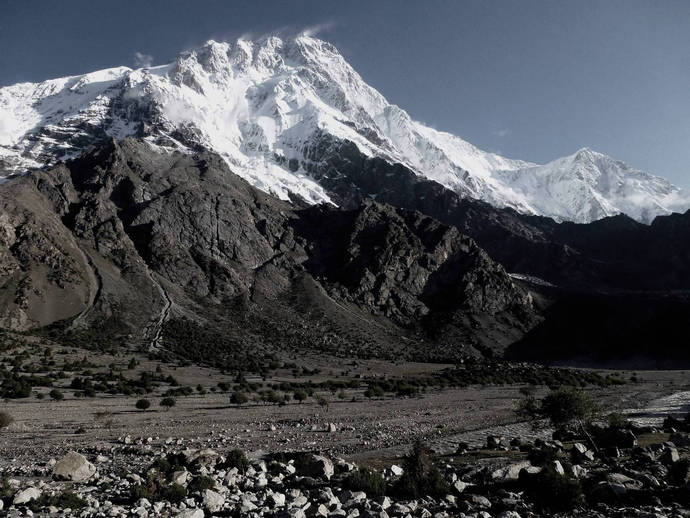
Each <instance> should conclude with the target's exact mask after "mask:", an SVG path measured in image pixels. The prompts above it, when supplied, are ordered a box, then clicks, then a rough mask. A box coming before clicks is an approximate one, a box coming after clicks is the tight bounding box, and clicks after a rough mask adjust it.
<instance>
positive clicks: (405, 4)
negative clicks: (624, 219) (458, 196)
mask: <svg viewBox="0 0 690 518" xmlns="http://www.w3.org/2000/svg"><path fill="white" fill-rule="evenodd" d="M308 27H311V28H315V30H318V31H319V37H321V38H323V39H326V40H328V41H330V42H332V43H333V44H334V45H336V46H337V47H338V49H339V50H340V51H341V52H342V53H343V55H344V56H345V57H346V59H348V60H349V61H350V63H351V64H352V65H353V66H354V67H355V69H357V71H358V72H359V73H360V74H361V75H362V76H363V77H364V79H365V80H366V81H367V82H368V83H370V84H371V85H372V86H374V87H375V88H377V89H378V90H379V91H380V92H381V93H383V94H384V95H385V96H386V97H387V98H388V100H389V101H391V102H393V103H395V104H398V105H400V106H401V107H403V108H404V109H406V110H407V111H408V112H409V113H410V114H411V115H412V116H413V117H414V118H415V119H418V120H421V121H423V122H425V123H427V124H429V125H431V126H433V127H435V128H438V129H441V130H446V131H450V132H452V133H455V134H457V135H459V136H461V137H463V138H465V139H467V140H469V141H470V142H472V143H473V144H475V145H477V146H479V147H481V148H483V149H487V150H492V151H497V152H500V153H502V154H505V155H506V156H510V157H515V158H522V159H525V160H531V161H535V162H540V163H543V162H547V161H549V160H551V159H554V158H556V157H559V156H563V155H566V154H570V153H573V152H574V151H576V150H577V149H579V148H581V147H585V146H587V147H591V148H593V149H596V150H599V151H602V152H604V153H607V154H609V155H611V156H613V157H615V158H618V159H620V160H624V161H626V162H628V163H629V164H630V165H632V166H634V167H636V168H638V169H642V170H647V171H650V172H653V173H656V174H659V175H661V176H665V177H667V178H669V179H670V180H671V181H673V182H675V183H677V184H679V185H683V186H686V187H690V2H689V1H685V0H665V1H663V2H661V1H641V0H625V1H619V0H606V1H603V0H602V1H591V0H578V1H575V0H573V1H567V2H566V1H559V0H544V1H536V0H520V1H508V0H506V1H491V0H476V1H472V0H464V1H463V0H457V1H450V0H449V1H441V0H425V1H421V0H418V1H405V0H391V1H388V0H377V1H376V0H369V1H360V0H348V1H337V2H336V1H331V0H319V1H308V0H292V1H277V0H276V1H268V0H264V1H260V0H254V1H240V0H236V1H218V0H206V1H201V0H196V1H193V2H192V1H180V0H165V1H163V0H147V1H127V0H119V1H117V2H114V1H112V0H110V1H103V2H101V1H98V0H89V1H82V0H70V1H64V2H56V1H48V0H46V1H32V0H19V1H17V0H0V86H2V85H7V84H13V83H16V82H19V81H38V80H42V79H47V78H50V77H57V76H62V75H71V74H78V73H83V72H87V71H91V70H95V69H99V68H106V67H110V66H116V65H128V66H134V65H135V64H136V61H137V59H136V57H135V56H136V55H137V53H138V55H139V59H140V60H141V59H143V60H146V59H147V58H146V56H150V57H151V59H152V61H153V63H155V64H161V63H165V62H167V61H170V60H171V59H173V58H174V56H175V55H176V54H177V53H178V52H179V51H180V50H184V49H188V48H191V47H194V46H198V45H200V44H202V43H203V42H204V41H206V40H207V39H209V38H214V39H221V40H222V39H226V40H227V39H235V38H237V37H238V36H241V35H252V34H253V35H262V34H265V33H267V32H272V31H276V30H281V31H284V32H286V33H290V32H292V33H297V32H299V31H301V30H303V29H305V28H308Z"/></svg>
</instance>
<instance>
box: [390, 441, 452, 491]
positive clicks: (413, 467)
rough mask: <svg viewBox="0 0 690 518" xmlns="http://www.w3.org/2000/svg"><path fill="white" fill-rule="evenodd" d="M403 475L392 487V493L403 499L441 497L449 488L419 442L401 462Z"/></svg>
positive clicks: (429, 455)
mask: <svg viewBox="0 0 690 518" xmlns="http://www.w3.org/2000/svg"><path fill="white" fill-rule="evenodd" d="M403 469H404V471H403V475H402V476H401V477H400V478H399V479H398V481H397V482H396V484H395V486H394V488H393V489H394V492H395V493H396V494H397V495H400V496H402V497H405V498H419V497H421V496H433V497H443V496H445V495H447V494H448V492H449V490H450V488H449V487H448V483H447V482H446V481H445V480H444V479H443V476H442V475H441V472H440V471H439V470H438V468H437V467H436V466H434V463H433V461H432V460H431V451H430V450H429V448H427V446H426V445H425V444H424V443H423V442H422V441H420V440H417V441H416V442H415V443H414V445H413V446H412V451H411V452H410V453H409V454H408V455H407V456H406V457H405V460H404V462H403Z"/></svg>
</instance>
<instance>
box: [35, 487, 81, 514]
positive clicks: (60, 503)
mask: <svg viewBox="0 0 690 518" xmlns="http://www.w3.org/2000/svg"><path fill="white" fill-rule="evenodd" d="M87 505H88V504H87V502H86V500H83V499H82V498H80V497H79V496H78V495H77V494H76V493H74V492H72V491H69V490H67V491H63V492H62V493H59V494H57V495H49V494H47V493H43V494H41V496H40V497H38V498H36V499H34V500H31V501H29V502H28V504H27V506H28V507H29V509H31V510H32V511H33V512H34V513H37V512H39V511H40V510H41V509H43V508H46V507H50V506H53V507H57V508H61V509H67V508H69V509H72V510H76V509H83V508H84V507H86V506H87Z"/></svg>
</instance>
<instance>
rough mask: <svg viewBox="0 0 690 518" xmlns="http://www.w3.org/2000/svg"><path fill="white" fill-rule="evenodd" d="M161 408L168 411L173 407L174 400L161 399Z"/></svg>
mask: <svg viewBox="0 0 690 518" xmlns="http://www.w3.org/2000/svg"><path fill="white" fill-rule="evenodd" d="M161 406H162V407H164V408H165V409H167V410H170V409H171V408H172V407H174V406H175V398H172V397H164V398H163V399H161Z"/></svg>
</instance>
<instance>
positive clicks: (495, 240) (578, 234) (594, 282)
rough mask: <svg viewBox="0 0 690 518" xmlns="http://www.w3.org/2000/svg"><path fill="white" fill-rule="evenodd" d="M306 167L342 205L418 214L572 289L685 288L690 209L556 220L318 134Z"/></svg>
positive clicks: (507, 262) (520, 269)
mask: <svg viewBox="0 0 690 518" xmlns="http://www.w3.org/2000/svg"><path fill="white" fill-rule="evenodd" d="M318 142H319V144H318V145H315V146H313V147H312V148H310V149H307V150H306V151H305V162H304V164H303V166H304V168H305V169H306V170H308V171H310V173H311V174H312V175H314V177H315V178H317V180H318V181H319V183H321V184H322V185H323V186H324V187H325V188H326V189H327V191H328V192H329V193H330V194H331V196H332V197H333V198H334V200H335V201H336V203H338V204H339V205H341V206H344V207H354V206H357V205H359V203H360V202H361V200H362V199H365V198H370V197H374V198H375V199H376V201H379V202H383V203H388V204H391V205H393V206H396V207H402V208H405V209H408V210H417V211H419V212H421V213H423V214H426V215H429V216H431V217H433V218H435V219H437V220H439V221H441V222H443V223H446V224H448V225H453V226H455V227H457V228H458V229H459V230H460V231H461V232H462V233H464V234H466V235H468V236H470V237H472V238H473V239H474V240H475V241H476V242H477V243H478V244H479V245H480V246H481V247H482V248H483V249H484V250H486V251H487V252H488V253H489V255H490V256H491V257H492V258H493V259H495V260H497V261H498V262H499V263H501V264H502V265H503V266H504V267H505V268H506V270H507V271H509V272H515V273H522V274H530V275H534V276H537V277H540V278H542V279H545V280H547V281H549V282H551V283H553V284H556V285H558V286H561V287H564V288H568V289H575V290H577V291H597V292H611V291H630V290H645V291H650V290H651V291H668V290H680V289H685V290H688V289H690V246H689V245H688V243H690V211H689V212H687V213H685V214H672V215H670V216H659V217H657V218H656V219H655V220H654V222H653V223H652V224H651V225H644V224H641V223H638V222H636V221H634V220H633V219H631V218H629V217H627V216H624V215H620V216H615V217H610V218H604V219H602V220H599V221H595V222H593V223H589V224H576V223H570V222H564V223H557V222H555V221H554V220H552V219H550V218H545V217H540V216H528V215H524V214H520V213H518V212H516V211H514V210H512V209H498V208H495V207H492V206H491V205H489V204H487V203H485V202H482V201H478V200H474V199H470V198H463V197H461V196H460V195H458V194H457V193H454V192H453V191H450V190H449V189H446V188H444V187H443V186H442V185H440V184H438V183H436V182H434V181H431V180H427V179H425V178H422V177H419V176H417V175H415V174H414V173H413V172H412V171H411V170H410V169H408V168H406V167H405V166H404V165H402V164H399V163H394V164H393V163H389V162H387V161H385V160H383V159H380V158H370V157H367V156H365V155H363V154H362V153H361V152H360V151H359V150H358V149H357V147H356V146H355V145H354V144H352V143H350V142H343V141H340V140H337V139H334V138H333V137H331V136H329V135H322V136H321V138H320V139H319V141H318Z"/></svg>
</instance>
